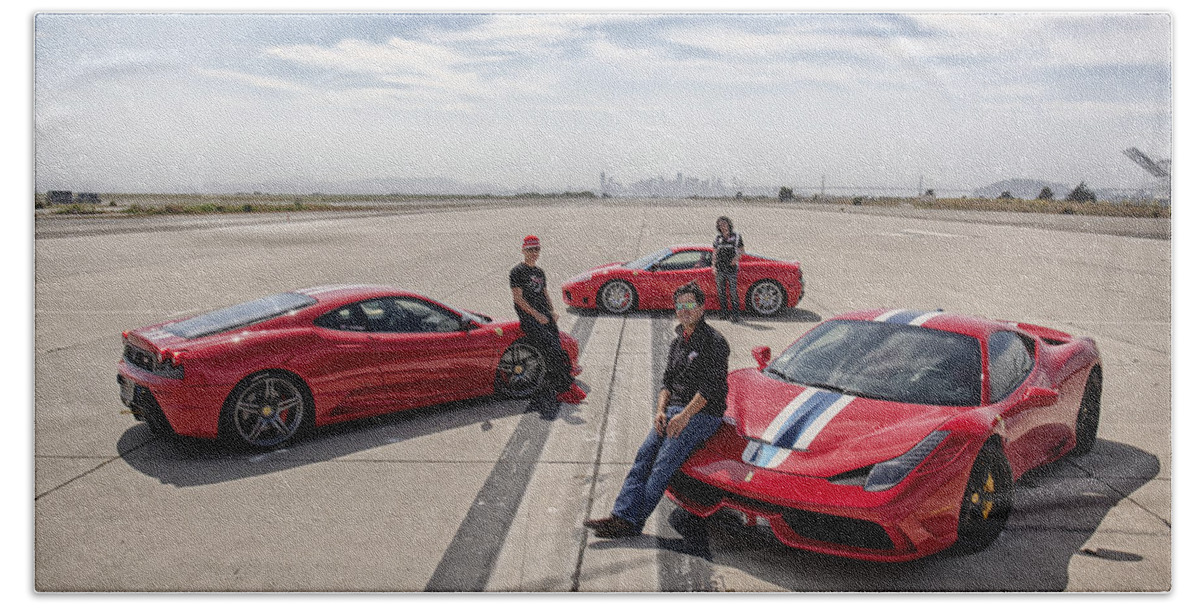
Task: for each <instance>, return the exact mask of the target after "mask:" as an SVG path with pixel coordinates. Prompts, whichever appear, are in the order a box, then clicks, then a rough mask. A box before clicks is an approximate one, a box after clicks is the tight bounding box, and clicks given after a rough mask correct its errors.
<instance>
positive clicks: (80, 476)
mask: <svg viewBox="0 0 1200 608" xmlns="http://www.w3.org/2000/svg"><path fill="white" fill-rule="evenodd" d="M156 441H158V438H157V437H151V438H150V439H147V440H146V441H143V442H142V443H139V444H137V445H135V446H133V447H132V448H130V449H128V450H125V451H124V452H120V453H118V454H117V455H116V456H113V457H112V458H109V459H107V460H105V461H104V462H101V463H100V464H98V465H96V466H94V467H92V468H90V469H88V470H86V471H84V472H82V473H80V474H78V475H76V476H74V477H72V478H70V479H68V480H66V481H64V482H62V483H60V484H58V485H56V486H54V487H53V488H50V489H49V490H46V491H45V492H41V493H39V494H35V495H34V497H33V501H34V502H37V501H38V500H41V499H42V498H44V497H46V496H49V495H50V494H52V493H54V492H56V491H58V490H59V489H62V488H64V487H66V486H68V485H70V484H71V483H73V482H75V481H78V480H80V479H83V478H84V477H87V476H88V475H91V474H92V473H94V472H96V471H98V470H100V469H101V468H103V467H106V466H108V465H110V464H112V463H113V462H114V461H116V460H120V459H123V458H125V456H127V455H129V454H132V453H133V452H136V451H138V450H140V449H142V448H144V447H146V446H148V445H150V444H151V443H154V442H156Z"/></svg>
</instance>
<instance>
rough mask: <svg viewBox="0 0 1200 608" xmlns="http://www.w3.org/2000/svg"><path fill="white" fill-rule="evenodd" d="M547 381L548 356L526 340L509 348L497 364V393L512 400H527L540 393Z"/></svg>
mask: <svg viewBox="0 0 1200 608" xmlns="http://www.w3.org/2000/svg"><path fill="white" fill-rule="evenodd" d="M545 381H546V355H545V354H544V353H542V350H541V349H540V348H538V347H536V346H534V345H532V344H530V343H529V342H527V341H526V340H524V339H521V340H516V341H515V342H513V343H512V344H510V345H509V346H508V348H507V349H506V350H505V351H504V354H503V355H500V362H499V363H497V364H496V393H498V394H500V395H501V396H504V397H508V398H510V399H526V398H529V397H532V396H534V395H536V394H537V393H538V391H539V390H540V389H541V387H542V384H543V383H544V382H545Z"/></svg>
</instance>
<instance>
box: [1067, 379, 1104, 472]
mask: <svg viewBox="0 0 1200 608" xmlns="http://www.w3.org/2000/svg"><path fill="white" fill-rule="evenodd" d="M1103 388H1104V374H1103V373H1102V372H1101V371H1100V368H1099V367H1093V368H1092V373H1090V374H1088V379H1087V384H1086V385H1084V387H1083V398H1082V399H1080V400H1079V413H1078V414H1076V416H1075V447H1074V448H1071V451H1070V452H1068V454H1070V455H1071V456H1082V455H1084V454H1087V453H1088V452H1090V451H1092V447H1093V446H1095V445H1096V431H1098V430H1099V429H1100V393H1101V392H1102V391H1103Z"/></svg>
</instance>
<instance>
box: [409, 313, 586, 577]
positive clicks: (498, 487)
mask: <svg viewBox="0 0 1200 608" xmlns="http://www.w3.org/2000/svg"><path fill="white" fill-rule="evenodd" d="M595 325H596V319H595V317H580V318H579V319H578V320H576V322H575V326H574V327H573V328H572V330H571V335H572V336H574V337H575V339H576V340H578V341H579V354H580V355H581V356H582V355H583V349H584V347H585V346H586V345H587V341H588V338H589V337H590V336H591V334H592V328H593V327H595ZM551 422H553V421H551V420H544V419H542V417H541V416H539V415H538V414H537V413H536V412H530V413H528V414H526V415H525V416H524V417H522V418H521V421H520V422H519V423H517V430H515V431H513V434H512V437H509V439H508V443H507V444H506V445H505V446H504V450H503V451H501V452H500V458H499V460H497V461H496V465H495V466H494V467H492V472H491V474H490V475H488V478H487V481H484V482H483V487H482V488H480V489H479V493H478V494H476V495H475V500H474V501H472V503H471V508H470V510H468V511H467V516H466V517H464V518H463V521H462V523H461V524H459V526H458V532H457V533H455V535H454V540H452V541H450V546H449V547H446V551H445V553H443V554H442V560H441V561H440V562H438V565H437V568H436V569H435V570H434V571H433V576H432V577H430V579H429V582H428V583H427V584H426V585H425V590H426V591H483V590H484V588H485V587H486V585H487V582H488V580H489V579H490V578H491V577H492V571H493V570H494V569H495V567H496V558H497V557H498V556H499V555H500V550H501V549H502V548H503V547H504V541H505V539H506V538H507V537H508V530H509V528H510V527H512V522H513V519H515V518H516V515H517V509H518V508H519V507H520V506H521V499H522V498H523V497H524V496H525V491H526V489H528V487H529V480H530V479H531V478H532V477H533V470H534V469H535V468H537V464H538V459H539V458H540V457H541V455H542V449H543V448H545V446H546V438H547V437H548V436H549V435H550V427H551Z"/></svg>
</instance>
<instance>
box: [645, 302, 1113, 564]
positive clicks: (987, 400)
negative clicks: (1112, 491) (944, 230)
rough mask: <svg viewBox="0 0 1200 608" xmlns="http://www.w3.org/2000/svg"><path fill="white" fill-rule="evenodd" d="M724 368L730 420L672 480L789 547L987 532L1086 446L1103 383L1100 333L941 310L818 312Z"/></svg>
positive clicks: (696, 499)
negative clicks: (811, 322)
mask: <svg viewBox="0 0 1200 608" xmlns="http://www.w3.org/2000/svg"><path fill="white" fill-rule="evenodd" d="M754 356H755V359H756V360H757V361H758V363H759V367H758V369H753V368H750V369H742V370H737V371H734V372H732V373H730V374H729V396H728V409H727V420H726V422H727V424H725V425H723V426H722V428H721V429H720V430H718V431H717V433H716V434H715V435H714V436H713V437H712V438H711V439H710V440H709V441H708V443H706V444H705V445H704V447H702V448H701V449H699V450H698V451H697V452H696V453H695V454H693V455H692V457H691V458H690V459H689V460H688V461H687V462H686V463H685V464H684V466H683V468H682V470H681V471H680V473H679V474H677V475H676V477H675V478H674V479H673V480H672V483H671V486H670V488H669V490H668V496H670V497H671V498H672V499H673V500H674V501H675V502H676V503H678V504H679V505H680V506H682V507H683V508H684V509H686V510H688V511H690V512H691V513H693V514H695V515H698V516H701V517H708V516H713V515H718V514H724V515H729V516H732V517H734V518H737V520H738V521H740V522H741V523H743V524H745V525H748V526H759V527H761V528H763V529H766V530H770V531H771V532H772V533H773V534H774V535H775V537H776V538H778V539H779V540H780V541H781V542H782V543H784V544H785V545H789V546H791V547H796V548H801V549H808V550H811V551H817V552H822V553H829V554H834V555H840V556H845V557H852V558H859V559H865V560H874V561H904V560H911V559H915V558H919V557H922V556H926V555H930V554H932V553H935V552H938V551H941V550H943V549H946V548H948V547H951V546H952V545H955V544H956V543H958V544H959V546H960V547H961V548H962V549H965V550H978V549H982V548H984V547H986V546H988V545H989V544H990V543H991V542H992V541H993V540H994V539H995V538H996V537H997V536H999V534H1000V533H1001V531H1002V530H1003V528H1004V525H1005V522H1006V521H1007V518H1008V515H1009V512H1010V509H1011V508H1012V497H1013V483H1014V481H1015V480H1017V479H1019V478H1020V477H1021V476H1022V475H1024V474H1025V473H1026V472H1028V471H1029V470H1030V469H1032V468H1034V467H1036V466H1038V465H1042V464H1045V463H1048V462H1051V461H1054V460H1056V459H1058V458H1061V457H1063V456H1064V455H1067V454H1082V453H1085V452H1087V451H1089V450H1091V448H1092V445H1093V443H1094V442H1095V440H1096V430H1097V427H1098V424H1099V420H1100V393H1101V388H1102V382H1103V373H1102V372H1101V363H1100V355H1099V352H1098V350H1097V348H1096V344H1095V343H1094V342H1093V341H1092V339H1091V338H1077V337H1073V336H1071V335H1068V334H1066V333H1063V332H1061V331H1056V330H1053V329H1049V328H1046V327H1040V326H1037V325H1030V324H1025V323H1013V322H1007V321H990V320H984V319H979V318H974V317H969V316H963V315H957V314H949V313H945V312H941V311H915V310H870V311H863V312H854V313H849V314H845V315H842V316H839V317H835V318H833V319H830V320H828V321H825V322H824V323H821V324H820V325H817V326H816V327H814V328H813V329H812V330H810V331H809V332H808V333H806V334H805V335H804V336H802V337H801V338H800V339H799V340H797V341H796V342H795V343H793V344H792V345H791V346H790V347H788V348H787V349H786V350H785V351H784V352H783V353H782V354H781V355H780V356H779V357H778V358H776V359H775V360H773V361H772V360H771V355H770V350H769V349H768V348H767V347H757V348H755V349H754Z"/></svg>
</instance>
